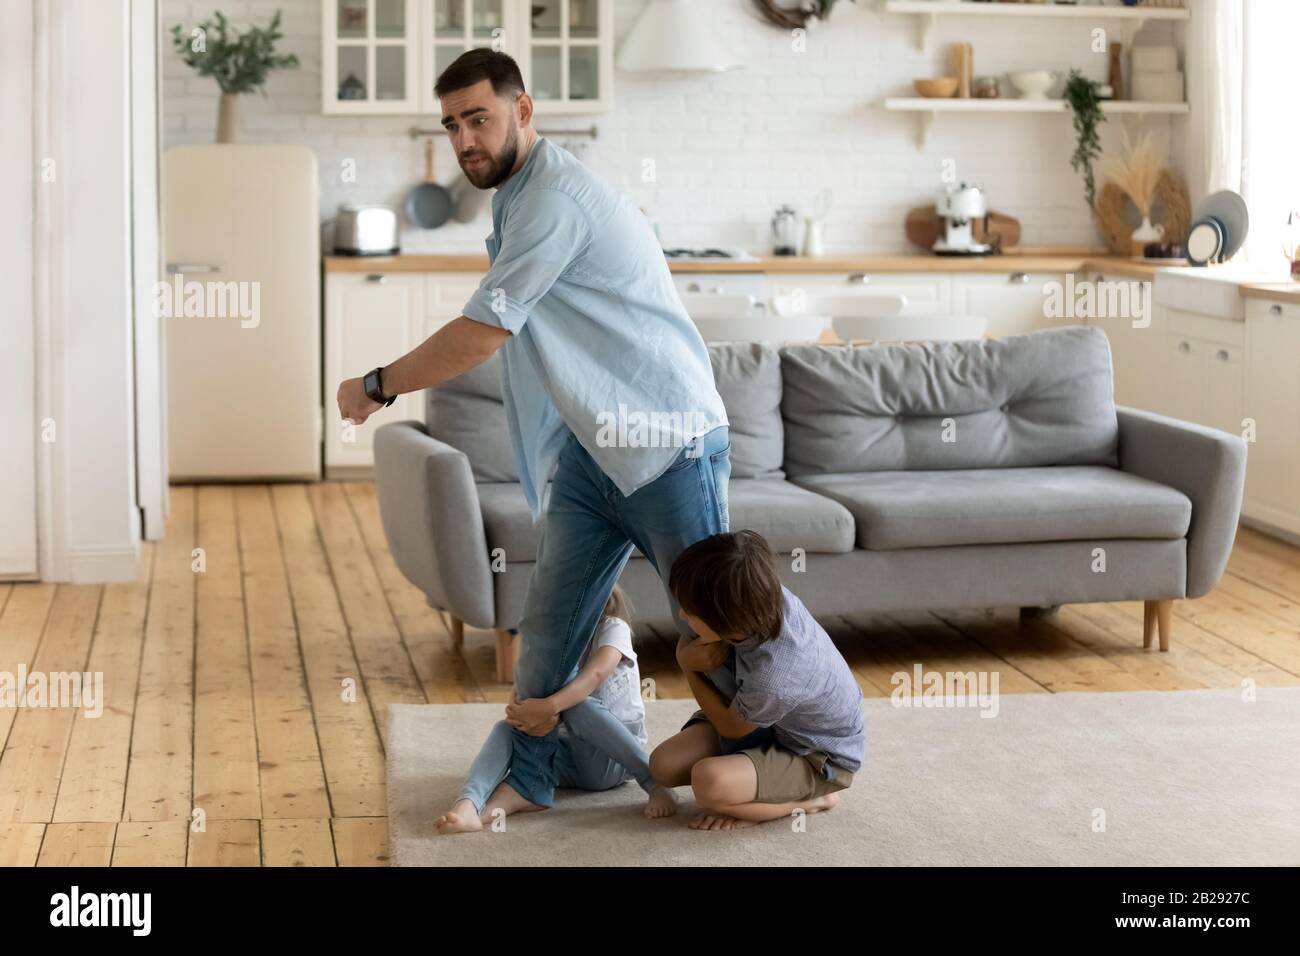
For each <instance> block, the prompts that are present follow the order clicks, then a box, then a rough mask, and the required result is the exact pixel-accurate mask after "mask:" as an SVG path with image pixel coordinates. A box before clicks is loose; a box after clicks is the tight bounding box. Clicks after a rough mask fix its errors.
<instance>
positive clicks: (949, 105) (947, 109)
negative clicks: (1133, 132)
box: [885, 4, 1190, 148]
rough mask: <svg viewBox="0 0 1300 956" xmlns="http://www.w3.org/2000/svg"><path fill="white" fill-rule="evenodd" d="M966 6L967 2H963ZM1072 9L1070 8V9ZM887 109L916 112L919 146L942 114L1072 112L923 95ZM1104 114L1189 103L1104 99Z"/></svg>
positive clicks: (1162, 111)
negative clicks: (936, 117) (929, 97)
mask: <svg viewBox="0 0 1300 956" xmlns="http://www.w3.org/2000/svg"><path fill="white" fill-rule="evenodd" d="M963 5H964V4H963ZM1067 9H1068V8H1067ZM885 109H887V110H892V111H896V112H903V113H914V114H915V115H916V119H917V146H918V147H920V148H924V147H925V144H926V142H927V140H928V139H929V135H930V126H931V124H932V123H933V122H934V118H935V116H936V115H937V114H939V113H1068V112H1069V106H1068V105H1067V104H1066V102H1065V100H1052V99H1044V100H1027V99H1013V98H1007V99H989V100H984V99H974V98H972V99H928V98H926V97H922V96H895V97H890V98H889V99H887V100H885ZM1101 109H1102V112H1103V113H1107V114H1110V115H1115V116H1122V117H1125V118H1129V117H1132V118H1136V119H1139V120H1140V119H1141V118H1142V117H1144V116H1185V115H1187V113H1188V112H1190V107H1189V106H1188V105H1187V104H1186V103H1150V102H1140V101H1137V100H1104V101H1102V104H1101Z"/></svg>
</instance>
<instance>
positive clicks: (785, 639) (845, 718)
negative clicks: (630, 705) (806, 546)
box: [650, 531, 866, 830]
mask: <svg viewBox="0 0 1300 956" xmlns="http://www.w3.org/2000/svg"><path fill="white" fill-rule="evenodd" d="M668 586H669V588H670V589H671V590H672V592H673V596H674V597H675V598H676V599H677V602H678V604H679V605H680V607H681V611H680V615H681V618H682V620H684V621H685V622H686V623H687V624H688V625H689V626H690V628H691V630H692V631H694V632H695V634H696V635H697V637H696V639H695V640H688V639H686V638H682V639H681V640H680V641H678V645H677V661H678V664H679V666H680V667H681V668H682V672H683V673H684V674H685V675H686V680H687V683H688V684H689V685H690V688H691V692H692V693H693V694H694V695H695V699H696V701H697V702H698V703H699V705H700V709H699V710H698V711H697V712H696V714H695V715H694V716H693V717H692V718H691V719H690V720H689V721H687V723H686V724H685V725H684V726H683V727H682V729H681V731H680V732H678V733H677V734H676V735H674V736H673V737H670V738H669V739H668V740H666V741H665V742H664V743H662V744H660V745H659V746H658V747H656V748H655V750H654V752H653V753H652V754H651V755H650V771H651V774H652V775H653V776H654V778H655V781H656V782H657V783H659V784H661V785H663V786H665V787H675V786H685V785H686V784H688V783H689V784H690V785H691V788H692V789H693V790H694V792H695V801H696V803H697V804H699V806H700V807H701V808H702V810H701V812H700V813H699V814H698V815H697V816H696V817H695V818H694V819H693V820H692V821H691V826H692V827H694V828H696V829H708V830H724V829H725V830H730V829H736V828H740V827H748V826H753V825H754V824H756V823H762V822H764V821H767V820H774V819H777V818H778V817H785V816H788V815H789V814H791V813H793V812H794V811H796V810H802V811H804V812H805V813H815V812H818V811H821V810H829V809H831V808H832V807H834V806H835V804H836V803H838V801H839V791H841V790H844V789H846V788H848V787H849V786H850V784H852V782H853V774H854V773H856V772H857V771H858V770H859V769H860V767H861V766H862V760H863V757H864V753H865V747H866V733H865V724H864V721H863V717H862V691H861V689H860V688H859V687H858V684H857V681H856V680H855V679H854V677H853V674H852V672H851V671H850V670H849V666H848V664H847V663H846V662H845V660H844V658H843V656H841V654H840V652H839V650H838V649H837V648H836V647H835V645H834V644H833V643H832V642H831V639H830V637H829V635H827V633H826V632H825V630H823V629H822V627H821V625H819V624H818V623H817V622H816V621H815V620H814V619H813V617H812V614H811V613H809V611H808V609H807V608H806V607H804V605H803V602H801V601H800V600H799V599H798V598H797V597H796V596H795V595H794V594H793V593H791V592H790V591H789V590H788V589H787V588H785V587H784V586H783V585H782V584H781V579H780V577H779V575H778V573H777V569H776V555H775V554H774V553H773V551H772V549H771V547H770V546H769V545H768V543H767V542H766V541H765V540H764V539H763V538H762V536H761V535H759V534H757V533H755V532H753V531H737V532H730V533H724V534H716V535H713V536H712V537H709V538H705V539H704V540H702V541H698V542H696V543H695V544H693V545H691V546H690V547H689V548H687V549H686V550H685V551H683V552H682V553H681V555H679V556H678V558H677V560H676V561H675V562H673V567H672V571H671V573H670V575H669V584H668ZM733 653H734V663H735V684H736V689H735V692H734V694H732V693H729V688H724V689H721V690H720V689H719V688H718V687H717V686H715V684H714V683H713V682H712V681H711V680H710V679H709V678H708V677H706V676H705V675H706V674H708V673H709V672H710V671H716V670H718V669H719V668H721V667H723V665H724V664H725V663H726V662H727V661H728V659H729V657H730V656H731V655H732V654H733Z"/></svg>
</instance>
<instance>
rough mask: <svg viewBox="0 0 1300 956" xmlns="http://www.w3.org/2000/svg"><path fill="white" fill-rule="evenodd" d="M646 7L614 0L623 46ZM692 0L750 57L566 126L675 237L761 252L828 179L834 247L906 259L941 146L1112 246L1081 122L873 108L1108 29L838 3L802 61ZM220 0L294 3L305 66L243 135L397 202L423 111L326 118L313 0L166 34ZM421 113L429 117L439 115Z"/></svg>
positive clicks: (296, 40) (180, 99)
mask: <svg viewBox="0 0 1300 956" xmlns="http://www.w3.org/2000/svg"><path fill="white" fill-rule="evenodd" d="M644 2H645V0H615V31H616V34H617V35H618V36H619V37H620V38H621V37H622V36H623V35H624V34H626V32H627V30H628V29H629V28H630V27H631V25H632V23H633V22H634V21H635V20H636V17H637V15H638V13H639V12H640V10H641V9H642V7H643V6H644ZM699 7H700V12H701V21H702V22H701V29H708V30H710V31H712V32H715V33H716V34H717V35H719V36H720V37H722V38H723V40H724V41H725V42H726V43H727V45H728V46H729V48H730V49H731V50H732V51H733V52H734V54H735V55H736V57H737V58H738V60H739V61H740V62H742V63H744V64H745V67H744V69H741V70H735V71H732V72H730V73H726V74H722V75H717V76H708V77H687V78H665V77H662V76H659V77H651V78H646V77H642V76H638V75H635V74H630V73H623V72H617V71H616V74H615V84H614V94H615V108H614V110H613V111H612V112H610V113H607V114H603V115H600V116H597V117H594V121H595V122H596V124H597V125H599V127H600V136H599V138H598V139H597V140H596V141H594V142H591V141H588V140H586V139H583V138H576V137H571V138H568V139H566V138H562V137H555V139H556V141H557V142H560V143H561V144H562V145H564V146H566V147H568V148H570V149H572V150H574V151H575V152H578V153H579V155H581V156H582V158H583V159H584V161H585V162H587V163H588V164H589V165H590V166H591V167H592V168H593V169H595V170H596V171H597V172H598V173H600V174H601V175H602V176H604V177H606V178H607V179H608V180H609V181H611V182H612V183H614V184H616V185H617V186H619V187H620V188H623V189H625V190H627V192H628V193H629V195H631V196H632V197H633V199H635V201H636V202H637V203H638V204H639V205H640V206H641V207H642V208H643V209H645V210H646V211H647V213H649V214H650V216H651V218H652V219H655V220H657V221H658V222H659V224H660V235H661V237H662V239H663V241H664V242H665V244H669V245H705V244H710V245H718V244H723V245H733V246H742V247H744V248H748V249H750V250H752V251H754V252H760V253H761V252H767V251H769V248H768V222H769V220H770V219H771V216H772V212H773V210H774V209H775V208H776V207H777V206H778V205H780V204H782V203H789V204H791V205H793V206H794V207H795V208H796V209H798V210H799V211H800V212H808V211H811V207H812V200H813V196H814V195H815V194H816V192H817V191H818V190H819V189H820V188H822V187H829V188H830V189H831V190H833V192H834V204H833V207H832V211H831V214H830V216H829V217H828V220H827V223H826V226H825V227H824V228H825V233H826V244H827V250H828V251H829V252H832V253H834V252H892V251H903V250H906V249H908V245H907V242H906V240H905V238H904V236H903V218H904V216H905V215H906V212H907V210H908V209H909V208H911V207H913V206H919V205H923V204H926V203H928V202H930V201H932V194H933V191H934V189H935V188H936V187H937V186H938V184H939V175H940V168H941V164H942V163H943V161H944V160H945V159H948V158H951V159H954V160H955V161H956V163H957V172H958V176H959V177H960V178H962V179H965V180H968V181H973V182H978V183H980V184H981V185H982V186H984V188H985V190H986V192H987V194H988V196H989V200H990V203H991V205H992V207H993V208H994V209H996V210H998V211H999V212H1003V213H1006V214H1009V215H1012V216H1015V217H1017V218H1018V219H1020V221H1021V224H1022V226H1023V239H1022V241H1023V243H1024V244H1026V245H1035V246H1045V245H1095V244H1098V243H1099V239H1098V237H1097V236H1096V233H1095V232H1094V229H1093V226H1092V224H1091V221H1090V218H1089V215H1088V211H1087V209H1086V207H1085V205H1084V202H1083V199H1082V192H1083V187H1082V182H1081V181H1080V179H1079V177H1078V176H1077V175H1076V174H1075V173H1074V172H1073V171H1072V170H1071V169H1070V166H1069V157H1070V153H1071V151H1072V150H1073V142H1074V133H1073V130H1072V128H1071V125H1070V121H1069V118H1068V116H1042V115H1033V114H1030V115H1014V114H1004V115H994V116H988V117H978V116H955V115H948V116H940V117H938V118H937V120H936V122H935V124H934V127H933V130H932V135H931V138H930V141H929V143H928V145H927V147H926V148H925V149H924V150H918V149H917V147H916V142H915V127H914V122H915V120H914V119H913V117H911V116H910V115H907V114H899V113H890V112H887V111H885V110H884V109H883V108H881V107H880V106H879V105H878V104H879V102H880V101H881V100H882V99H883V98H884V97H886V96H891V95H912V91H911V81H912V79H913V78H914V77H918V76H938V75H944V74H947V73H948V72H950V71H949V70H948V69H947V58H948V54H947V44H949V43H951V42H955V41H958V40H964V41H967V42H970V43H972V44H973V45H974V47H975V71H976V74H977V75H982V74H1005V73H1006V72H1007V71H1010V70H1019V69H1057V70H1061V71H1065V70H1068V69H1069V68H1070V67H1072V66H1073V67H1080V68H1083V69H1084V70H1085V72H1086V73H1087V74H1088V75H1089V76H1091V77H1093V78H1094V79H1099V80H1101V79H1104V78H1105V73H1106V62H1105V61H1106V58H1105V56H1104V55H1097V54H1093V53H1092V52H1091V51H1090V40H1091V36H1090V31H1091V30H1092V28H1093V27H1094V26H1096V25H1097V24H1094V23H1092V22H1091V21H1086V20H1085V21H1081V22H1074V21H1047V22H1043V23H1034V22H1028V23H1027V22H1019V21H1014V20H1013V21H1009V22H1004V21H1000V20H998V21H993V22H984V21H981V20H975V19H954V20H950V21H942V22H940V23H939V25H938V26H937V27H936V29H935V30H934V33H933V35H932V38H931V41H930V43H929V45H928V47H927V50H926V52H924V53H922V52H920V51H918V50H917V49H916V46H915V42H914V38H915V24H914V22H913V19H912V18H910V17H902V16H896V15H890V14H885V13H883V12H881V11H880V10H878V8H877V4H876V0H857V3H856V4H855V3H850V2H849V0H841V2H840V3H839V4H838V6H837V7H836V10H835V12H834V14H833V15H832V17H831V19H830V20H829V22H827V23H825V24H821V25H820V26H818V27H816V28H815V29H814V30H812V31H810V33H809V36H808V38H807V50H806V52H803V53H795V52H793V51H792V49H791V42H790V38H789V37H788V36H786V35H785V34H783V33H782V32H781V31H779V30H776V29H774V28H772V27H770V26H768V25H767V24H765V23H763V22H761V21H760V20H759V19H758V18H757V15H756V14H755V13H754V12H753V11H752V7H751V4H750V2H749V0H700V4H699ZM215 9H220V10H222V11H223V12H224V13H226V14H227V15H228V16H229V17H231V19H232V20H234V21H235V22H237V23H240V24H241V25H242V22H243V21H245V20H246V19H248V18H249V17H252V18H254V19H256V20H258V21H259V22H263V21H265V20H266V19H267V18H269V17H270V16H271V15H272V14H273V13H274V11H275V10H276V9H281V10H283V11H284V16H283V21H282V27H283V30H284V33H285V39H284V40H283V41H282V43H281V49H282V51H284V52H293V53H296V54H297V55H298V58H299V60H300V61H301V66H300V67H299V69H297V70H291V71H280V72H277V73H275V74H273V75H272V78H271V80H270V81H269V83H268V84H267V94H268V95H267V97H266V98H265V99H264V98H262V97H260V96H256V95H254V96H246V97H244V98H243V99H242V101H241V104H240V105H241V124H242V129H243V139H244V140H245V141H247V142H281V143H285V142H302V143H306V144H307V145H309V146H311V147H312V149H314V150H315V152H316V155H317V159H318V160H319V162H320V169H321V180H322V181H321V214H322V217H323V218H329V217H331V216H333V215H334V212H335V210H336V209H337V207H338V205H339V203H342V202H386V203H391V204H394V205H396V206H399V207H400V204H401V200H402V197H403V195H404V193H405V191H406V189H407V188H408V187H409V186H410V185H411V184H413V183H414V182H416V181H418V179H419V178H420V177H421V175H422V166H423V164H422V159H421V157H422V153H421V149H420V146H419V144H417V143H414V142H412V141H411V140H410V139H409V138H408V137H407V135H406V130H407V129H408V128H409V127H410V126H411V125H412V124H413V122H415V121H416V118H414V117H409V116H395V117H336V116H323V115H321V113H320V2H319V0H216V2H213V0H163V19H164V23H163V26H164V30H167V29H170V27H171V24H173V23H176V22H183V23H185V24H186V25H187V26H190V25H193V24H194V23H197V22H198V21H199V20H201V19H203V18H205V17H207V16H210V15H211V14H212V12H213V11H214V10H215ZM1156 31H1163V32H1156ZM1171 37H1172V31H1171V30H1170V28H1168V27H1166V26H1164V25H1159V24H1157V25H1153V26H1151V27H1148V28H1147V30H1146V32H1145V33H1144V35H1143V37H1142V39H1143V40H1149V41H1151V42H1154V41H1159V40H1165V41H1167V40H1168V39H1169V38H1171ZM170 42H171V41H170V37H169V36H168V37H167V38H166V41H165V49H164V52H163V64H164V67H163V110H164V117H163V128H164V133H163V138H164V146H172V145H176V144H179V143H194V142H199V143H202V142H211V141H212V138H213V134H214V130H215V126H216V113H217V102H216V98H217V92H218V91H217V87H216V84H215V83H214V82H213V81H211V80H209V79H204V78H200V77H198V76H196V75H194V74H193V72H192V71H191V70H190V69H189V68H188V67H186V66H185V65H184V64H183V63H182V62H181V61H180V59H179V58H178V57H177V56H176V55H175V54H174V53H173V52H172V50H171V46H170ZM1004 82H1005V81H1004ZM1004 92H1005V90H1004ZM592 121H593V118H592V117H559V118H556V119H550V120H547V119H543V120H542V121H541V122H540V123H539V125H541V126H542V127H543V128H547V129H549V128H576V127H583V126H590V125H591V123H592ZM420 122H421V125H435V124H436V117H423V118H420ZM1156 124H1157V128H1161V129H1167V128H1168V126H1169V125H1170V124H1169V121H1165V120H1157V121H1156ZM1174 125H1175V126H1177V125H1181V121H1175V124H1174ZM1108 126H1109V127H1117V121H1112V122H1111V123H1110V124H1108ZM1117 137H1118V129H1117V128H1110V129H1106V131H1105V134H1104V142H1105V143H1106V144H1107V145H1108V146H1110V145H1112V144H1113V143H1115V142H1116V140H1117ZM1176 142H1177V140H1176ZM438 150H439V151H438V155H437V161H436V165H437V169H438V178H439V180H440V181H441V182H443V183H445V184H450V183H451V181H452V180H453V178H454V176H455V174H456V172H457V167H456V164H455V159H454V157H453V156H452V154H451V152H450V149H449V147H448V146H447V144H446V142H445V140H438ZM647 157H653V158H654V160H655V165H656V169H657V173H658V181H657V183H655V184H653V185H646V184H643V183H642V182H641V169H642V162H643V160H644V159H645V158H647ZM346 159H352V160H355V161H356V164H357V180H358V181H357V182H355V183H347V184H345V183H342V182H340V175H339V173H340V169H341V165H342V163H343V162H344V160H346ZM490 231H491V223H490V221H489V219H488V214H487V212H486V211H485V212H484V213H483V215H482V216H481V217H480V218H479V219H478V220H476V221H475V222H472V223H468V224H463V225H462V224H457V223H452V224H449V225H447V226H444V227H443V228H441V229H437V230H431V231H422V230H415V229H406V230H404V232H403V235H402V246H403V249H404V250H405V251H408V252H420V251H428V252H464V251H470V252H481V251H483V237H484V236H485V235H487V234H488V233H489V232H490Z"/></svg>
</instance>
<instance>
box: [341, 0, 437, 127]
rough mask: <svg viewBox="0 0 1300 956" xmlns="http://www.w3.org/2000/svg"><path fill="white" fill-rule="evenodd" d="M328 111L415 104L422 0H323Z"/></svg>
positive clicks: (394, 109) (403, 108)
mask: <svg viewBox="0 0 1300 956" xmlns="http://www.w3.org/2000/svg"><path fill="white" fill-rule="evenodd" d="M322 8H323V9H322V20H321V35H322V36H323V37H325V38H326V40H325V43H324V47H323V49H322V51H321V95H322V99H323V105H324V112H326V113H411V112H415V111H416V110H418V109H419V103H420V91H419V75H420V70H419V67H420V59H419V44H418V34H417V28H418V26H419V20H420V0H322Z"/></svg>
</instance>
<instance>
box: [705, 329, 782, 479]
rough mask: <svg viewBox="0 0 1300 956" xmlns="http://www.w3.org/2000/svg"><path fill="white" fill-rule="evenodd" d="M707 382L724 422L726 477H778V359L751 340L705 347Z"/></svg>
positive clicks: (779, 395) (779, 375)
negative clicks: (726, 425)
mask: <svg viewBox="0 0 1300 956" xmlns="http://www.w3.org/2000/svg"><path fill="white" fill-rule="evenodd" d="M709 358H710V359H712V361H713V380H714V382H715V383H716V384H717V387H718V394H719V395H720V396H722V403H723V405H725V406H726V408H727V419H728V421H729V422H730V428H729V430H728V436H729V438H730V440H731V477H732V478H781V477H784V474H785V473H784V472H783V471H782V470H781V462H782V460H783V459H784V457H785V425H784V423H783V422H782V421H781V357H780V356H779V355H778V354H777V352H776V349H774V348H771V347H770V346H766V345H759V344H757V343H751V342H732V343H726V344H718V345H711V346H709Z"/></svg>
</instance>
